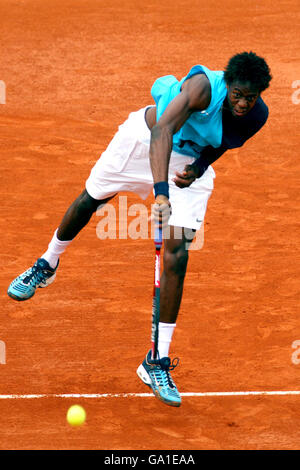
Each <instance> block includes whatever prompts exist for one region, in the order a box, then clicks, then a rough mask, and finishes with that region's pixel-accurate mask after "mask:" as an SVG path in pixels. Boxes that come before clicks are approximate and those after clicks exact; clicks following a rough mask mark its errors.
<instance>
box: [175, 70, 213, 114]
mask: <svg viewBox="0 0 300 470" xmlns="http://www.w3.org/2000/svg"><path fill="white" fill-rule="evenodd" d="M181 90H182V92H183V93H185V94H186V95H187V96H188V99H189V106H190V108H191V109H194V110H203V109H206V108H207V107H208V105H209V103H210V100H211V85H210V81H209V79H208V78H207V76H206V75H205V74H203V73H200V74H197V75H193V76H192V77H191V78H188V79H187V80H186V81H184V83H183V84H182V87H181Z"/></svg>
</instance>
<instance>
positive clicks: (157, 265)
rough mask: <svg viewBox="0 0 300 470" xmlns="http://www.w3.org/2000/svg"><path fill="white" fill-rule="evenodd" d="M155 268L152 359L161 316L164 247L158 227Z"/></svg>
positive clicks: (155, 356)
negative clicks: (161, 279) (162, 250)
mask: <svg viewBox="0 0 300 470" xmlns="http://www.w3.org/2000/svg"><path fill="white" fill-rule="evenodd" d="M154 244H155V269H154V286H153V301H152V336H151V341H152V359H157V356H158V354H157V353H158V324H159V317H160V250H161V247H162V229H161V228H156V229H155V233H154Z"/></svg>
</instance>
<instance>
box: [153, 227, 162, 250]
mask: <svg viewBox="0 0 300 470" xmlns="http://www.w3.org/2000/svg"><path fill="white" fill-rule="evenodd" d="M154 243H155V247H156V249H157V250H159V249H160V248H161V246H162V229H161V228H159V227H156V228H155V232H154Z"/></svg>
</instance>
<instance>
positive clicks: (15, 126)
mask: <svg viewBox="0 0 300 470" xmlns="http://www.w3.org/2000/svg"><path fill="white" fill-rule="evenodd" d="M0 18H1V20H0V41H1V68H0V80H1V81H2V82H3V83H5V85H6V103H5V104H4V103H3V104H0V126H1V128H0V129H1V132H0V140H1V146H0V153H1V175H0V177H1V198H2V203H1V208H0V212H1V217H0V224H1V261H2V263H1V273H0V278H1V318H2V320H1V328H0V340H1V341H3V342H4V343H5V347H6V364H0V395H1V396H0V414H1V423H2V426H1V431H0V447H1V449H104V450H114V449H126V450H130V449H131V450H132V449H136V450H139V449H148V450H151V449H157V450H198V449H199V450H200V449H297V448H299V442H300V413H299V409H300V381H299V374H300V363H298V362H299V360H298V355H297V349H295V348H293V347H292V345H293V344H294V346H295V343H294V342H295V341H297V340H300V320H299V294H300V283H299V247H300V240H299V211H300V201H299V170H300V163H299V120H300V104H297V102H298V103H299V93H298V94H297V90H296V88H293V86H292V85H293V84H295V81H297V80H300V66H299V48H300V44H299V29H298V25H299V2H298V1H297V0H281V1H279V2H274V1H271V0H263V1H255V2H246V1H245V0H230V1H229V0H215V1H211V2H206V1H204V0H198V1H196V0H192V1H183V0H172V1H171V0H165V1H164V2H161V1H159V0H150V1H148V2H146V1H145V0H139V1H137V0H125V1H123V2H121V1H118V0H111V1H110V2H105V1H102V0H79V1H74V0H0ZM244 50H246V51H248V50H252V51H255V52H256V53H257V54H259V55H261V56H263V57H264V58H265V59H266V60H267V62H268V64H269V66H270V68H271V71H272V75H273V80H272V82H271V86H270V88H269V89H268V90H266V92H265V93H264V94H263V98H264V100H265V101H266V103H267V105H268V106H269V110H270V117H269V120H268V123H267V125H266V126H265V127H264V128H263V129H262V131H261V132H260V133H258V134H257V135H256V136H255V137H254V138H253V139H251V140H250V141H248V142H247V143H246V144H245V146H244V147H242V148H240V149H238V150H232V151H229V152H227V153H226V154H225V155H224V156H223V157H221V159H220V160H218V161H217V162H216V163H215V164H214V165H213V167H214V169H215V172H216V175H217V177H216V179H215V190H214V192H213V194H212V197H211V199H210V201H209V204H208V210H207V215H206V219H205V225H204V236H205V241H204V246H203V248H202V249H201V250H194V251H193V252H191V254H190V261H189V268H188V273H187V277H186V283H185V290H184V296H183V301H182V307H181V311H180V315H179V319H178V322H177V328H176V331H175V334H174V339H173V342H172V347H171V356H172V357H174V356H178V357H180V365H179V366H178V367H177V369H176V370H175V371H174V374H173V377H174V379H175V381H176V384H177V386H178V388H179V390H180V392H182V394H183V398H182V406H181V407H180V408H178V409H176V408H171V407H168V406H165V405H164V404H162V403H160V402H159V401H158V400H156V399H155V398H154V397H153V396H151V395H150V394H149V390H148V389H147V388H146V387H145V385H143V384H142V382H141V381H140V380H139V378H138V377H137V375H136V368H137V366H138V365H139V364H140V362H141V360H142V359H143V357H144V355H145V353H146V351H147V349H148V348H149V347H150V330H151V305H152V285H153V259H154V245H153V241H152V240H151V239H148V240H147V239H137V240H132V239H118V238H117V239H116V240H113V239H108V240H100V239H99V238H98V237H97V234H96V229H97V225H98V223H99V221H100V217H98V216H96V215H95V216H94V217H93V218H92V220H91V221H90V223H89V224H88V226H87V227H85V229H84V230H83V231H82V232H81V233H80V234H79V236H78V237H77V238H76V239H75V240H74V242H73V243H72V245H71V246H70V247H69V248H68V250H67V251H66V253H64V255H63V256H62V258H61V265H60V267H59V270H58V274H57V279H56V280H55V282H54V284H52V285H51V286H50V287H49V288H47V289H43V290H42V289H39V290H38V292H37V293H36V295H35V296H34V297H33V298H32V299H30V300H28V301H26V302H15V301H13V300H12V299H10V298H9V297H8V296H7V294H6V291H7V288H8V285H9V283H10V282H11V281H12V279H13V278H14V277H15V276H17V275H18V274H20V273H21V272H23V271H24V270H25V269H27V268H28V267H29V266H31V265H32V264H33V263H34V262H35V260H36V258H37V257H39V256H40V255H41V254H42V253H43V252H44V251H45V250H46V248H47V245H48V243H49V241H50V239H51V237H52V234H53V232H54V230H55V229H56V227H57V226H58V225H59V223H60V221H61V218H62V216H63V215H64V213H65V210H66V209H67V208H68V206H69V205H70V204H71V202H72V201H73V200H74V199H75V198H76V197H77V196H78V194H79V193H80V192H81V191H82V190H83V189H84V185H85V180H86V178H87V177H88V176H89V173H90V170H91V168H92V166H93V164H94V163H95V162H96V160H97V159H98V158H99V156H100V155H101V153H102V151H103V150H105V148H106V146H107V145H108V143H109V142H110V140H111V138H112V136H113V135H114V133H115V132H116V131H117V128H118V125H119V124H121V123H122V122H123V121H124V120H125V119H126V118H127V116H128V114H129V112H131V111H135V110H137V109H139V108H141V107H143V106H146V105H148V104H153V101H152V98H151V95H150V89H151V86H152V84H153V82H154V80H155V79H156V78H157V77H159V76H162V75H167V74H172V75H175V76H176V77H178V78H179V79H181V78H182V77H183V76H185V75H186V74H187V72H188V71H189V69H190V68H191V67H192V66H193V65H194V64H204V65H206V66H207V67H209V68H211V69H213V70H223V68H224V67H225V66H226V63H227V61H228V59H229V58H230V57H231V56H232V55H234V54H235V53H237V52H242V51H244ZM298 87H299V85H298ZM126 195H127V196H128V205H131V204H134V203H140V202H142V201H141V200H140V199H139V198H138V197H137V196H135V195H133V194H129V193H128V194H126ZM152 203H153V197H152V196H150V197H149V198H148V199H147V201H146V206H147V208H148V209H149V211H150V206H151V204H152ZM113 205H114V206H115V208H116V210H118V200H117V199H116V200H115V201H114V202H113ZM298 348H299V346H298ZM293 354H294V355H293ZM299 356H300V353H299ZM236 392H245V393H243V394H242V393H238V394H235V393H236ZM250 392H251V393H250ZM252 392H256V394H253V393H252ZM265 392H269V394H266V393H265ZM271 392H272V393H273V392H276V393H274V394H271ZM277 392H278V393H277ZM297 392H298V394H297ZM75 394H77V395H78V396H74V395H75ZM144 394H146V395H144ZM40 395H41V396H40ZM65 395H67V396H65ZM30 396H31V397H30ZM74 403H79V404H81V405H82V406H84V407H85V409H86V412H87V421H86V423H85V424H84V425H83V426H82V427H80V428H71V427H70V426H69V425H68V424H67V422H66V419H65V416H66V412H67V409H68V408H69V406H71V405H72V404H74Z"/></svg>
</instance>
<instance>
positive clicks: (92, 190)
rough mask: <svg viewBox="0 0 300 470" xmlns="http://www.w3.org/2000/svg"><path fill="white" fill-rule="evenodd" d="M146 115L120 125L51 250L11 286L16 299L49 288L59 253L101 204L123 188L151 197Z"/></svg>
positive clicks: (55, 234)
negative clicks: (39, 289)
mask: <svg viewBox="0 0 300 470" xmlns="http://www.w3.org/2000/svg"><path fill="white" fill-rule="evenodd" d="M144 114H145V110H144V109H141V110H139V111H137V112H135V113H131V114H130V116H129V118H128V119H127V120H126V121H125V123H124V124H122V125H121V126H120V127H119V131H118V132H117V133H116V134H115V136H114V137H113V139H112V141H111V142H110V144H109V145H108V147H107V149H106V150H105V151H104V152H103V153H102V155H101V158H99V160H98V161H97V162H96V164H95V165H94V167H93V168H92V170H91V173H90V176H89V178H88V179H87V181H86V190H85V191H83V192H82V194H81V195H80V196H79V197H78V198H77V199H76V200H75V201H74V202H73V204H72V205H71V206H70V207H69V209H68V210H67V212H66V214H65V216H64V218H63V220H62V222H61V224H60V226H59V227H58V229H57V230H56V231H55V233H54V235H53V237H52V240H51V241H50V244H49V246H48V249H47V251H46V252H45V253H44V254H43V255H42V258H39V259H38V260H37V262H36V263H35V264H34V266H32V267H31V268H29V269H28V270H27V271H25V272H24V273H23V274H21V275H20V276H18V277H17V278H16V279H14V280H13V282H12V283H11V285H10V286H9V288H8V295H9V296H10V297H12V298H13V299H15V300H26V299H29V298H30V297H32V296H33V295H34V293H35V290H36V288H37V287H46V286H47V285H49V284H50V283H51V282H53V280H54V278H55V274H56V269H57V267H58V260H59V255H60V254H62V253H63V252H64V251H65V249H66V248H67V246H68V245H69V244H70V243H71V241H72V240H73V239H74V237H75V236H76V235H77V233H78V232H79V231H80V230H81V229H82V228H83V227H84V226H85V225H86V224H87V223H88V221H89V220H90V217H91V215H92V214H93V212H95V211H96V209H97V207H98V206H99V205H101V204H104V203H105V202H107V201H108V200H110V199H111V198H112V197H113V196H114V195H115V194H117V193H118V192H120V191H132V192H136V193H137V194H139V195H140V196H141V197H142V198H143V199H145V198H146V197H147V196H148V194H149V192H150V191H151V188H152V185H153V180H152V177H151V170H150V164H149V158H148V147H147V145H146V144H145V143H142V142H143V141H144V139H145V138H146V139H147V138H148V136H149V133H150V131H149V129H148V128H147V125H146V123H145V119H144Z"/></svg>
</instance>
